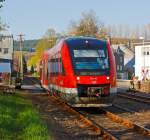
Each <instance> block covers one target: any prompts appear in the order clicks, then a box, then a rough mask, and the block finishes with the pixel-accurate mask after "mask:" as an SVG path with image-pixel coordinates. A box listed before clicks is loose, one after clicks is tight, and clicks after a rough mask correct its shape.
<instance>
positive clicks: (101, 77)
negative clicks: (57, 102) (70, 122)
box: [67, 38, 117, 107]
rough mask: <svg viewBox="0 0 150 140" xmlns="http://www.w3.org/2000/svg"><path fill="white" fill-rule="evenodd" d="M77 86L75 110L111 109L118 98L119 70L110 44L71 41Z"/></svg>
mask: <svg viewBox="0 0 150 140" xmlns="http://www.w3.org/2000/svg"><path fill="white" fill-rule="evenodd" d="M67 44H68V46H69V51H70V56H71V62H72V67H73V73H74V79H73V80H74V81H75V83H76V87H75V89H76V90H75V92H74V93H73V94H72V95H71V96H72V97H71V98H70V100H69V101H70V103H71V105H72V106H74V107H102V106H110V105H111V104H112V101H113V99H114V97H115V95H116V92H117V91H116V70H115V62H114V57H113V53H112V50H111V48H110V44H109V42H107V41H101V40H98V39H91V38H82V39H77V40H69V41H68V42H67Z"/></svg>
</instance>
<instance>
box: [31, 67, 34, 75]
mask: <svg viewBox="0 0 150 140" xmlns="http://www.w3.org/2000/svg"><path fill="white" fill-rule="evenodd" d="M30 72H31V74H33V73H34V66H33V65H32V66H31V70H30Z"/></svg>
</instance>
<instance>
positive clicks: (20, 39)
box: [18, 34, 24, 80]
mask: <svg viewBox="0 0 150 140" xmlns="http://www.w3.org/2000/svg"><path fill="white" fill-rule="evenodd" d="M18 36H19V48H20V60H19V72H20V78H21V80H23V53H22V48H23V36H24V35H23V34H19V35H18Z"/></svg>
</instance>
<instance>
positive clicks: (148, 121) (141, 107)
mask: <svg viewBox="0 0 150 140" xmlns="http://www.w3.org/2000/svg"><path fill="white" fill-rule="evenodd" d="M113 104H114V105H115V104H116V105H119V106H120V107H123V108H127V109H129V110H132V111H134V113H129V112H124V113H121V114H119V115H120V116H122V117H124V118H127V119H130V120H131V121H133V122H135V123H136V124H139V125H142V126H143V127H146V128H148V129H150V105H149V104H145V103H141V102H137V101H133V100H130V99H125V98H120V97H117V98H116V99H115V100H114V103H113Z"/></svg>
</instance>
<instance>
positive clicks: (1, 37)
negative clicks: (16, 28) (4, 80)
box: [0, 33, 13, 73]
mask: <svg viewBox="0 0 150 140" xmlns="http://www.w3.org/2000/svg"><path fill="white" fill-rule="evenodd" d="M12 58H13V36H12V35H9V34H7V33H3V34H0V73H3V72H7V73H10V72H11V63H12ZM4 67H5V68H4Z"/></svg>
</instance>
